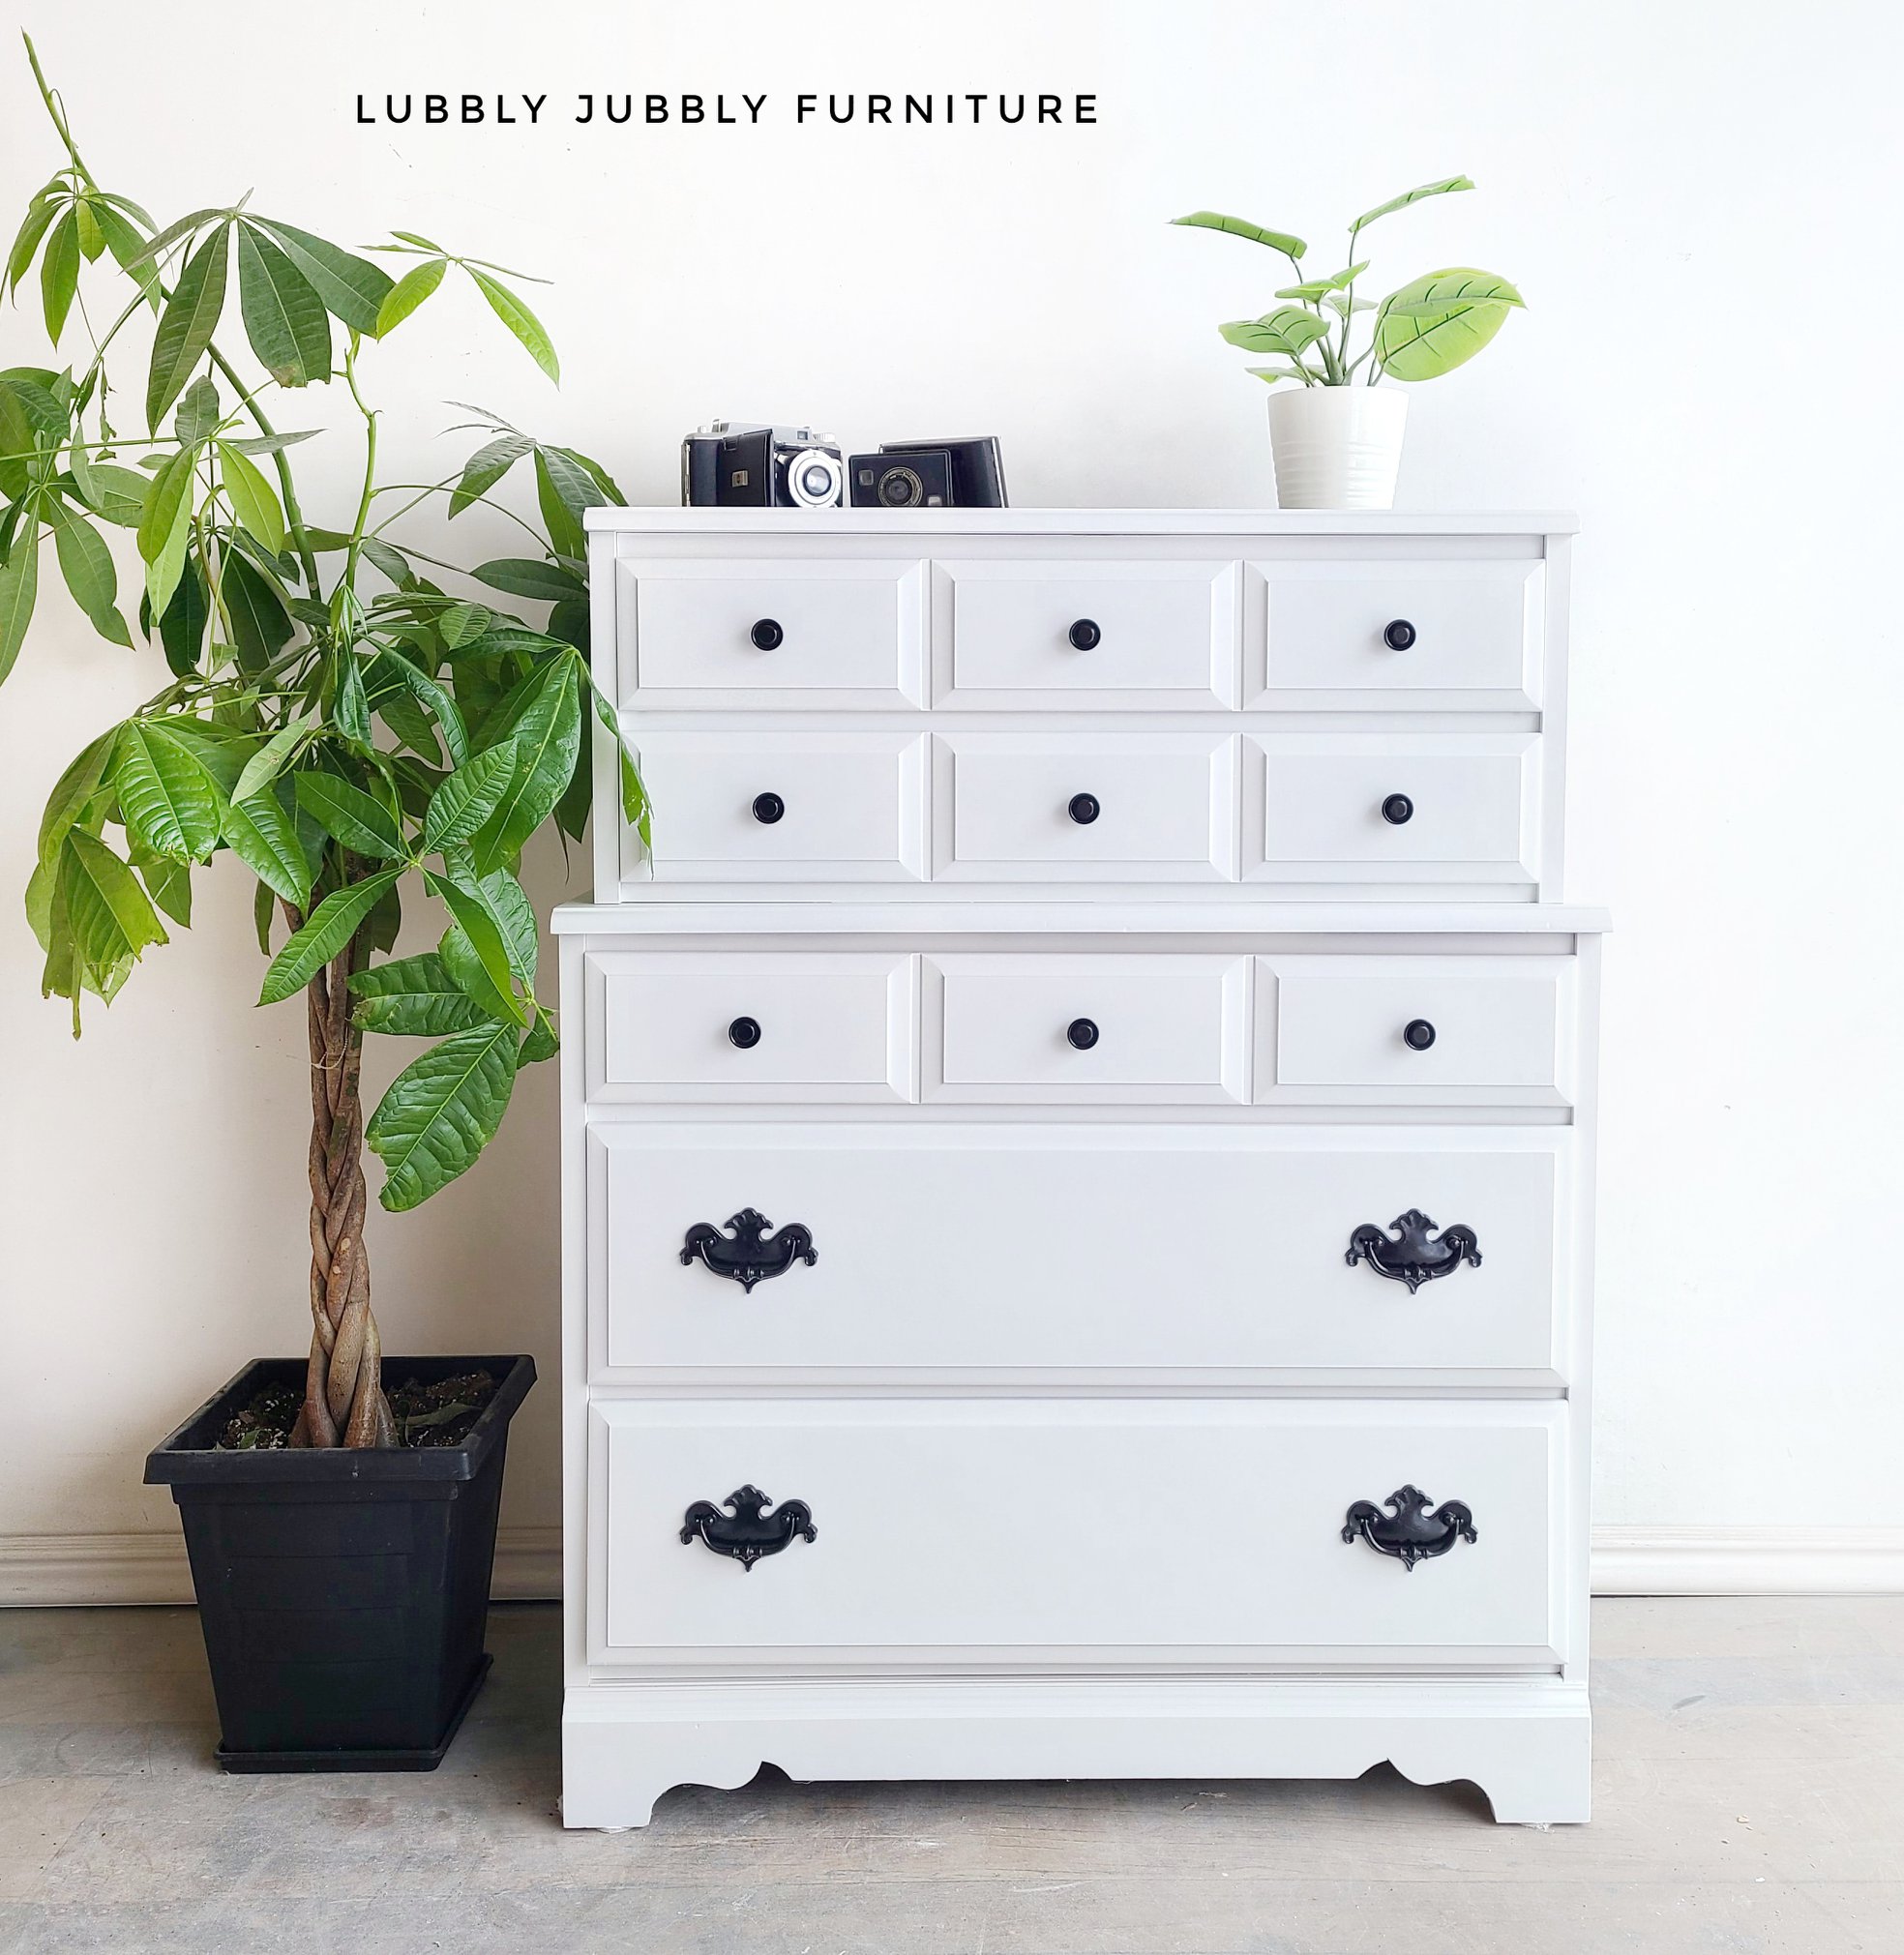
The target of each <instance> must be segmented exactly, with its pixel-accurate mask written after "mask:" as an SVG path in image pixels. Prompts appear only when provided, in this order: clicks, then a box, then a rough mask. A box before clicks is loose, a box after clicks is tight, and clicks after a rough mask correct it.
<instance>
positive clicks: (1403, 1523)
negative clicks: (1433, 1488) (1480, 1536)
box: [1342, 1487, 1476, 1575]
mask: <svg viewBox="0 0 1904 1955" xmlns="http://www.w3.org/2000/svg"><path fill="white" fill-rule="evenodd" d="M1382 1507H1392V1508H1393V1509H1394V1510H1395V1511H1394V1513H1393V1514H1392V1515H1389V1514H1384V1513H1383V1511H1382ZM1382 1507H1378V1506H1377V1505H1376V1504H1375V1502H1374V1501H1373V1500H1357V1501H1356V1502H1355V1504H1354V1506H1353V1507H1351V1508H1350V1509H1349V1514H1348V1518H1347V1520H1346V1521H1345V1522H1344V1524H1343V1528H1342V1538H1343V1539H1344V1540H1345V1541H1353V1540H1354V1538H1355V1537H1356V1535H1358V1534H1359V1535H1360V1536H1361V1538H1362V1539H1363V1540H1364V1541H1366V1542H1367V1543H1368V1544H1369V1546H1370V1547H1371V1548H1373V1549H1374V1550H1375V1551H1376V1553H1377V1554H1379V1555H1393V1556H1394V1557H1395V1559H1396V1560H1397V1561H1399V1562H1400V1563H1401V1564H1402V1566H1403V1567H1404V1568H1406V1569H1407V1570H1408V1571H1409V1573H1410V1574H1411V1575H1412V1574H1413V1572H1414V1564H1415V1563H1416V1562H1417V1561H1432V1560H1433V1559H1434V1558H1435V1556H1436V1555H1445V1554H1446V1553H1447V1551H1448V1550H1449V1549H1450V1548H1452V1547H1453V1546H1454V1544H1455V1542H1456V1541H1473V1540H1474V1539H1476V1536H1475V1533H1474V1517H1473V1514H1471V1513H1470V1512H1469V1511H1468V1509H1467V1508H1466V1507H1465V1506H1463V1505H1462V1503H1461V1502H1460V1501H1459V1500H1443V1502H1442V1504H1441V1505H1440V1506H1439V1507H1437V1508H1436V1509H1435V1511H1434V1512H1433V1513H1432V1514H1431V1513H1429V1512H1428V1511H1427V1509H1428V1496H1427V1495H1426V1494H1424V1493H1423V1492H1422V1491H1421V1489H1420V1488H1419V1487H1397V1488H1396V1489H1395V1491H1394V1492H1393V1493H1392V1494H1390V1495H1389V1496H1388V1497H1387V1498H1386V1499H1385V1500H1384V1501H1383V1503H1382Z"/></svg>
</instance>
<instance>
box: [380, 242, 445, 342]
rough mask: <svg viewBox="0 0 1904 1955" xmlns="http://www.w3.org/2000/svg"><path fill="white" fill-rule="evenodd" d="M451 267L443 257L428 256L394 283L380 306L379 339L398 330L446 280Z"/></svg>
mask: <svg viewBox="0 0 1904 1955" xmlns="http://www.w3.org/2000/svg"><path fill="white" fill-rule="evenodd" d="M446 268H447V265H446V260H444V259H442V258H426V259H425V260H424V261H423V263H422V264H420V265H416V266H413V267H412V268H411V269H410V270H409V271H407V272H405V273H404V274H403V276H402V278H401V279H399V280H398V281H397V282H396V283H395V284H394V285H392V286H391V288H390V289H389V291H387V292H386V293H385V294H384V296H383V304H382V305H380V306H379V307H378V308H377V321H376V329H377V338H378V339H382V337H383V336H384V335H385V334H386V333H389V332H392V331H394V330H395V329H396V328H397V327H399V326H401V325H402V323H403V321H404V320H405V319H407V318H408V317H409V316H410V314H411V313H412V312H414V311H416V309H417V308H418V307H419V306H420V305H422V304H423V302H424V300H426V299H427V298H429V296H430V295H431V292H433V291H434V290H435V289H436V287H437V286H438V285H440V284H441V283H442V282H443V273H444V271H445V269H446Z"/></svg>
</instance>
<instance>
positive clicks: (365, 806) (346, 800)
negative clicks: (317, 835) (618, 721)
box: [294, 773, 405, 859]
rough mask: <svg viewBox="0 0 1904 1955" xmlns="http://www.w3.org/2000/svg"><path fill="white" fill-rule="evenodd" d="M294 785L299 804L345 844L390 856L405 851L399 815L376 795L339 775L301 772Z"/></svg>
mask: <svg viewBox="0 0 1904 1955" xmlns="http://www.w3.org/2000/svg"><path fill="white" fill-rule="evenodd" d="M294 785H295V787H296V792H297V802H298V806H299V807H300V808H302V809H303V810H304V812H305V813H306V814H307V815H310V816H311V818H312V820H313V821H315V822H316V823H317V825H318V826H319V827H320V828H321V829H323V831H324V833H325V834H326V835H331V836H335V837H336V838H337V840H338V841H340V842H341V843H342V844H343V845H344V847H346V848H352V849H355V850H356V852H357V853H358V854H359V855H377V856H382V857H384V858H386V859H388V858H389V857H392V856H401V855H402V854H404V853H405V850H404V847H403V832H402V829H401V828H400V827H399V826H398V825H397V817H396V816H395V815H393V814H391V812H390V810H389V809H388V808H386V807H385V806H384V805H383V803H382V802H381V801H379V800H377V799H376V798H375V796H374V795H371V794H367V793H365V792H364V790H363V789H362V788H361V787H355V786H352V785H351V784H350V783H349V782H348V781H341V780H339V778H338V777H337V776H336V775H335V774H317V773H304V774H300V775H298V777H297V779H296V782H295V784H294Z"/></svg>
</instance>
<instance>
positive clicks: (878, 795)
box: [623, 730, 926, 882]
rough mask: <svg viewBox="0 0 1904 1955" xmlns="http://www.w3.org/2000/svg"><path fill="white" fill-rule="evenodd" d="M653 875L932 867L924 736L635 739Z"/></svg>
mask: <svg viewBox="0 0 1904 1955" xmlns="http://www.w3.org/2000/svg"><path fill="white" fill-rule="evenodd" d="M637 737H638V738H639V741H640V759H641V776H642V779H643V780H644V781H645V783H646V784H647V789H648V795H649V799H650V800H651V801H652V803H653V806H654V815H653V828H654V848H653V852H652V856H651V858H650V859H649V861H648V863H647V864H646V865H643V863H642V861H641V859H640V854H639V844H638V843H636V842H635V841H634V839H633V837H632V836H628V835H626V834H625V836H624V847H625V849H626V850H627V851H628V853H629V858H630V859H628V860H627V861H625V862H624V864H623V873H624V874H641V873H642V871H643V868H644V866H645V868H646V869H647V871H648V873H650V874H652V875H653V876H654V878H655V880H657V881H690V880H703V881H710V882H893V881H912V880H917V879H919V878H920V877H922V876H923V875H924V874H925V839H924V824H925V764H926V756H925V740H924V737H923V736H922V735H917V734H907V733H855V732H851V731H846V732H837V733H791V732H789V733H773V734H767V733H686V732H671V731H670V732H663V731H654V730H644V731H642V732H641V733H640V734H639V735H638V736H637Z"/></svg>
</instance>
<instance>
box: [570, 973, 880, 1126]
mask: <svg viewBox="0 0 1904 1955" xmlns="http://www.w3.org/2000/svg"><path fill="white" fill-rule="evenodd" d="M917 984H918V979H917V961H916V960H915V959H913V958H910V957H907V956H893V955H889V954H887V953H884V952H873V953H848V952H841V953H832V952H811V953H809V952H788V953H784V954H771V953H768V954H760V955H755V954H752V953H750V954H748V955H745V956H733V955H726V954H707V955H702V954H698V953H694V952H685V951H684V952H678V953H677V952H672V951H594V952H591V953H590V954H589V957H588V960H587V963H586V965H585V990H584V1005H585V1009H586V1011H587V1014H588V1024H587V1041H588V1044H587V1050H588V1054H589V1079H588V1092H589V1097H590V1098H591V1099H593V1100H596V1101H615V1100H759V1101H786V1100H818V1101H828V1100H907V1099H911V1098H913V1097H914V1093H913V1085H912V1081H913V1071H914V1066H913V1027H914V1025H915V1023H916V1022H917V1018H918V1006H917Z"/></svg>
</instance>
